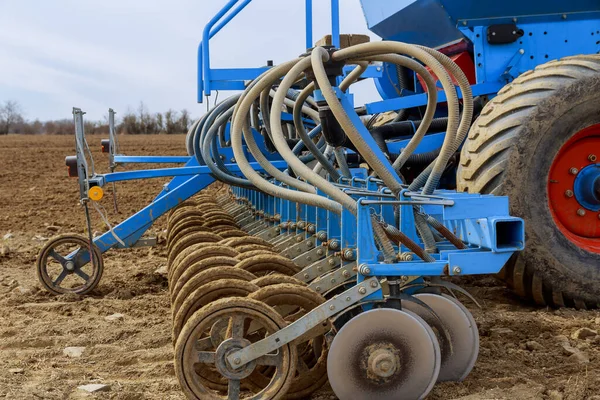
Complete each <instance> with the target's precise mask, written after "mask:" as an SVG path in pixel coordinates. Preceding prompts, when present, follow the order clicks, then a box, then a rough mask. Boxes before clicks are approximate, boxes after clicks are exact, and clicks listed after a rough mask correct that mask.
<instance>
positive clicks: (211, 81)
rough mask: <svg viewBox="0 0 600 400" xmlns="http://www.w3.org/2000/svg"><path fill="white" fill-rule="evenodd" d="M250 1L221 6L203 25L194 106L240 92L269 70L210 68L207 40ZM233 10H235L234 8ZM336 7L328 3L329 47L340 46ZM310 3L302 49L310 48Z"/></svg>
mask: <svg viewBox="0 0 600 400" xmlns="http://www.w3.org/2000/svg"><path fill="white" fill-rule="evenodd" d="M251 1H252V0H229V2H227V4H225V6H224V7H223V8H222V9H221V10H219V12H218V13H217V14H216V15H215V16H214V17H213V18H212V19H211V20H210V21H209V22H208V23H207V24H206V26H205V27H204V30H203V31H202V42H200V44H199V45H198V95H197V100H198V103H202V102H203V100H204V96H210V94H211V92H212V90H243V89H244V88H245V83H244V81H248V80H252V79H255V78H257V77H258V76H259V75H260V74H262V73H263V72H265V71H266V70H268V68H269V67H260V68H226V69H215V68H211V67H210V39H211V38H212V37H213V36H215V35H216V34H217V33H218V32H219V31H220V30H221V29H222V28H223V27H224V26H225V25H227V24H228V23H229V22H230V21H231V20H232V19H233V18H234V17H235V16H236V15H237V14H239V12H240V11H242V10H243V9H244V8H245V7H246V6H247V5H248V4H249V3H250V2H251ZM234 6H235V8H234ZM339 8H340V5H339V0H331V33H332V44H333V45H334V46H336V47H339V45H340V9H339ZM312 9H313V7H312V0H305V14H306V20H305V25H306V28H305V29H306V32H305V35H306V48H307V49H309V48H311V47H312V46H313V34H312V31H313V18H312Z"/></svg>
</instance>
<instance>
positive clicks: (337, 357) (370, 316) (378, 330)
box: [327, 308, 441, 400]
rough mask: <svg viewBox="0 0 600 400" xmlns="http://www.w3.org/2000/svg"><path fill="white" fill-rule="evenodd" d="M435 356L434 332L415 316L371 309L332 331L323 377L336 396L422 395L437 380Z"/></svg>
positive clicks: (438, 360) (345, 398)
mask: <svg viewBox="0 0 600 400" xmlns="http://www.w3.org/2000/svg"><path fill="white" fill-rule="evenodd" d="M440 357H441V355H440V347H439V345H438V342H437V339H436V337H435V333H434V332H433V330H432V329H431V328H430V327H429V326H428V325H427V324H426V323H425V321H423V319H421V317H419V316H418V315H416V314H414V313H412V312H410V311H405V310H402V311H401V310H396V309H391V308H381V309H374V310H370V311H366V312H363V313H361V314H359V315H357V316H356V317H354V318H352V319H351V320H350V321H349V322H347V323H346V324H345V325H344V326H343V327H342V329H340V331H339V332H338V333H337V335H336V336H335V338H334V340H333V343H332V345H331V348H330V350H329V355H328V357H327V375H328V377H329V383H330V384H331V387H332V389H333V391H334V392H335V394H336V396H337V397H339V398H340V400H348V399H351V400H361V399H366V400H373V399H406V400H411V399H422V398H424V397H425V396H426V395H427V394H428V393H429V391H430V390H431V389H432V388H433V385H434V384H435V382H436V380H437V376H438V373H439V370H440V364H441V358H440Z"/></svg>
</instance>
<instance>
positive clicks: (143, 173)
mask: <svg viewBox="0 0 600 400" xmlns="http://www.w3.org/2000/svg"><path fill="white" fill-rule="evenodd" d="M271 164H273V165H274V166H275V168H278V169H284V168H287V163H286V162H285V161H283V160H280V161H271ZM250 166H251V167H252V168H253V169H254V170H255V171H263V168H262V167H261V165H260V164H259V163H257V162H251V163H250ZM225 167H227V168H228V169H229V171H231V172H240V167H239V166H238V164H235V163H233V164H225ZM210 173H211V171H210V169H209V168H208V167H207V166H205V165H201V166H196V167H180V168H156V169H146V170H138V171H124V172H113V173H109V174H99V175H96V176H95V177H94V178H97V179H98V184H100V186H102V185H104V184H107V183H110V182H119V181H130V180H135V179H152V178H164V177H168V176H182V175H209V174H210Z"/></svg>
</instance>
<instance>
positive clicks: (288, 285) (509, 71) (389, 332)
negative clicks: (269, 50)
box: [37, 0, 600, 400]
mask: <svg viewBox="0 0 600 400" xmlns="http://www.w3.org/2000/svg"><path fill="white" fill-rule="evenodd" d="M249 3H251V0H230V1H228V2H227V3H226V5H225V6H224V7H223V9H221V10H220V11H219V12H218V13H217V15H215V16H214V18H212V19H211V20H210V21H209V23H208V24H207V25H206V27H205V28H204V31H203V36H202V42H201V44H200V46H199V48H198V101H199V102H202V101H203V100H204V99H205V97H206V96H209V95H211V93H213V92H214V91H217V90H218V91H227V90H232V91H237V94H235V95H233V96H231V97H228V98H226V99H224V100H222V101H221V102H219V103H217V104H215V106H214V107H213V108H212V109H210V110H209V111H208V112H207V113H206V114H205V115H204V116H203V117H202V118H200V119H199V120H198V121H196V122H195V123H194V124H193V126H192V127H191V128H190V130H189V132H188V135H187V138H186V149H187V155H185V156H181V157H173V156H169V157H166V156H126V155H122V154H120V152H119V149H118V143H117V140H116V136H115V131H114V113H113V112H112V111H111V113H110V123H111V124H110V125H111V134H110V138H109V139H108V140H106V141H103V148H104V149H105V150H106V152H108V154H109V157H110V166H111V171H110V172H109V173H105V174H100V173H96V172H95V170H94V166H93V161H92V160H91V158H90V156H89V153H88V150H89V149H88V146H87V141H86V137H85V134H84V131H83V112H82V111H81V110H79V109H74V119H75V125H76V128H77V129H76V149H77V155H76V156H74V157H68V158H67V164H68V165H69V166H70V167H69V168H70V171H71V172H72V175H74V176H77V177H78V181H79V187H80V194H81V203H82V205H83V207H84V208H85V211H86V215H87V217H88V225H89V220H90V210H93V208H98V207H99V205H98V203H99V202H100V201H101V199H102V196H103V188H105V187H107V186H108V185H109V184H110V185H114V184H115V183H116V182H119V181H123V180H135V179H151V178H156V177H168V176H172V177H173V179H172V180H171V181H170V183H168V184H167V185H165V186H164V187H163V188H162V190H161V191H160V193H159V194H158V195H157V197H156V198H155V200H154V201H153V202H152V203H151V204H149V205H148V206H146V207H145V208H143V209H142V210H140V211H139V212H137V213H136V214H134V215H132V216H131V217H129V218H127V219H126V220H124V221H123V222H121V223H119V224H118V225H116V226H114V227H110V228H109V230H108V231H107V232H106V233H104V234H102V235H99V236H97V237H92V235H91V234H90V235H88V236H87V237H79V236H72V235H68V236H61V237H58V238H55V239H53V240H51V241H50V242H49V243H48V244H47V245H46V246H45V247H44V248H43V249H42V251H41V253H40V256H39V259H38V263H37V268H38V275H39V277H40V281H41V282H42V284H43V285H44V286H45V287H46V288H47V289H48V290H49V291H51V292H53V293H67V292H74V293H79V294H85V293H88V292H90V291H92V290H93V289H94V287H95V286H96V285H97V283H98V281H99V280H100V277H101V275H102V270H103V257H102V254H103V253H104V252H106V251H107V250H109V249H112V248H126V247H131V246H136V245H144V244H149V243H151V242H152V240H151V239H149V238H146V237H144V236H143V235H144V232H146V231H147V230H148V228H149V227H150V226H151V225H152V224H153V222H154V221H155V220H156V219H158V218H159V217H160V216H161V215H163V214H168V216H167V217H166V218H167V223H168V230H167V246H168V267H169V271H168V280H169V296H170V299H171V304H172V312H173V343H174V346H175V370H176V374H177V378H178V380H179V382H180V384H181V387H182V390H183V392H184V393H185V395H186V396H187V397H188V398H190V399H222V398H228V399H240V398H248V399H279V398H290V399H301V398H310V396H311V394H312V393H313V392H315V391H318V390H319V389H321V388H322V387H323V385H325V384H326V383H327V381H328V382H329V384H330V385H331V388H332V389H333V391H334V393H335V395H336V396H337V397H339V398H340V399H343V400H346V399H352V400H355V399H421V398H425V397H426V396H427V394H428V393H429V392H430V391H431V389H432V388H433V386H434V385H435V384H436V382H439V381H461V380H463V379H465V378H466V377H467V375H468V374H469V373H470V371H471V370H472V368H473V366H474V364H475V362H476V359H477V355H478V350H479V336H478V332H477V326H476V323H475V320H474V319H473V316H472V315H471V313H470V312H469V310H468V309H467V308H466V307H465V306H464V305H463V304H462V303H461V302H460V301H459V300H458V299H457V298H456V297H455V296H454V295H455V294H458V293H463V295H464V297H463V295H461V298H462V299H469V298H470V296H469V295H468V293H466V292H465V291H464V290H463V289H461V288H460V286H458V285H457V284H456V282H457V280H456V279H449V278H451V277H460V276H463V275H475V274H499V275H500V276H501V277H503V279H505V280H506V282H507V283H508V285H509V286H510V287H512V288H513V289H514V290H515V291H516V292H517V293H518V294H519V295H522V296H524V297H528V298H531V299H532V300H533V301H535V302H536V303H538V304H540V305H549V306H557V307H561V306H572V307H577V308H586V307H595V306H597V305H598V304H599V303H600V164H599V163H598V157H599V156H600V112H599V111H600V106H599V104H600V55H598V53H599V52H600V3H599V2H598V1H597V0H573V1H570V2H565V1H562V0H545V1H537V0H535V1H528V2H523V1H516V0H505V1H503V2H488V1H475V0H416V1H407V0H361V3H362V12H363V13H364V15H365V18H366V22H367V25H368V27H369V29H370V30H371V31H372V32H374V33H375V34H377V35H379V36H380V37H381V38H382V39H383V40H381V41H369V39H368V37H365V36H361V35H351V34H350V35H341V34H340V25H339V7H340V4H339V0H331V35H328V36H326V37H325V38H323V39H321V40H320V41H318V42H317V43H316V44H315V41H314V40H313V36H312V5H313V4H312V0H305V5H306V48H303V49H298V56H297V57H296V58H295V59H293V60H290V61H287V62H283V63H280V64H278V65H273V63H271V62H268V63H267V65H266V66H263V67H258V68H242V69H240V68H226V69H223V68H214V67H212V66H211V62H210V61H211V52H212V51H213V49H211V47H210V39H211V38H212V37H213V36H214V35H216V34H217V33H218V32H219V31H220V30H221V29H222V28H224V27H225V26H226V25H227V24H228V23H229V21H231V20H232V19H233V18H234V17H235V16H236V15H237V14H238V13H239V12H241V11H242V10H243V9H244V8H245V7H246V6H247V5H248V4H249ZM356 12H360V10H356ZM365 79H372V80H373V81H374V83H375V86H376V88H377V91H378V92H379V94H380V97H381V98H380V99H378V100H377V101H374V102H371V103H367V104H356V103H355V101H354V97H353V94H352V89H353V87H352V85H353V84H354V83H356V82H359V81H362V80H365ZM128 163H174V164H180V166H175V167H172V168H159V169H143V170H131V169H129V170H127V171H121V172H115V169H116V168H118V167H119V166H121V165H124V164H128ZM216 181H218V182H221V183H220V184H217V185H220V190H217V188H215V186H212V187H210V188H207V187H208V186H209V185H211V184H212V183H213V182H216ZM205 188H207V189H206V190H204V191H203V189H205ZM509 200H510V203H509ZM88 227H89V226H88ZM88 231H90V230H89V229H88ZM90 232H91V231H90ZM526 241H527V246H525V242H526ZM458 282H459V281H458ZM472 300H473V301H474V299H472Z"/></svg>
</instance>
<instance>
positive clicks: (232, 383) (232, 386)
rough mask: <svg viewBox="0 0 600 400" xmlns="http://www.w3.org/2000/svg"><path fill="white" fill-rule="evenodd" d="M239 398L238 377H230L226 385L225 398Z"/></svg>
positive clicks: (233, 399)
mask: <svg viewBox="0 0 600 400" xmlns="http://www.w3.org/2000/svg"><path fill="white" fill-rule="evenodd" d="M239 398H240V381H239V380H238V379H230V380H229V384H228V385H227V399H228V400H239Z"/></svg>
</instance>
